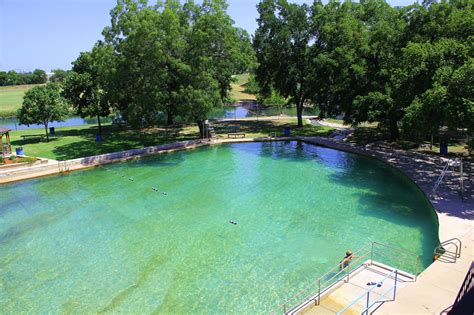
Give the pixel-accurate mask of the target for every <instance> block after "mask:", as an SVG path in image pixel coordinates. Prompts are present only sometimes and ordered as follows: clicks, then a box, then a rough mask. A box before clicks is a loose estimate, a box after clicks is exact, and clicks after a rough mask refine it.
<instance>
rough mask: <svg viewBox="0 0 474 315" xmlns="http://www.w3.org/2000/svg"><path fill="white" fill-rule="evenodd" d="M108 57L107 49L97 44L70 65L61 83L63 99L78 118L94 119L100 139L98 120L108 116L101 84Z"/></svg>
mask: <svg viewBox="0 0 474 315" xmlns="http://www.w3.org/2000/svg"><path fill="white" fill-rule="evenodd" d="M107 56H111V54H110V50H109V49H108V47H106V46H104V45H102V44H98V45H96V46H95V47H94V48H93V50H92V52H84V53H81V54H80V55H79V57H78V58H77V59H76V60H75V61H74V62H73V67H72V70H71V71H70V72H69V73H68V75H67V76H66V79H65V80H64V88H63V95H64V97H65V98H66V99H67V100H68V101H69V102H71V104H72V106H73V108H74V110H75V111H76V113H77V114H78V115H79V116H81V117H82V118H85V117H97V124H98V126H99V134H100V135H102V124H101V121H100V118H101V117H107V116H108V115H110V107H111V106H110V103H109V99H108V95H107V91H106V88H105V87H104V86H103V85H104V84H103V82H104V81H105V80H106V79H105V78H104V77H103V75H101V74H102V71H103V68H104V67H105V66H106V65H105V64H104V59H105V58H107Z"/></svg>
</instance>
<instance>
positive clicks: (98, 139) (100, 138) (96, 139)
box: [95, 133, 102, 142]
mask: <svg viewBox="0 0 474 315" xmlns="http://www.w3.org/2000/svg"><path fill="white" fill-rule="evenodd" d="M95 141H97V142H100V141H102V135H101V134H99V133H98V134H96V135H95Z"/></svg>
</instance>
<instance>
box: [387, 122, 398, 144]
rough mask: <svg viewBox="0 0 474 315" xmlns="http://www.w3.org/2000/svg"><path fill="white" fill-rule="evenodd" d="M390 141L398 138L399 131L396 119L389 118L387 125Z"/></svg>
mask: <svg viewBox="0 0 474 315" xmlns="http://www.w3.org/2000/svg"><path fill="white" fill-rule="evenodd" d="M389 131H390V141H395V140H398V138H399V137H400V132H399V130H398V124H397V121H396V120H391V121H390V125H389Z"/></svg>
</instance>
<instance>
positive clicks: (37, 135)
mask: <svg viewBox="0 0 474 315" xmlns="http://www.w3.org/2000/svg"><path fill="white" fill-rule="evenodd" d="M21 137H22V138H23V140H26V139H30V138H39V139H40V140H43V139H44V138H45V135H44V134H34V135H22V136H21Z"/></svg>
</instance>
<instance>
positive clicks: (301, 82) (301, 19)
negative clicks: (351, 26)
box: [253, 0, 313, 127]
mask: <svg viewBox="0 0 474 315" xmlns="http://www.w3.org/2000/svg"><path fill="white" fill-rule="evenodd" d="M257 9H258V12H259V14H260V16H259V18H258V19H257V22H258V29H257V30H256V32H255V37H254V42H253V45H254V48H255V51H256V55H257V61H258V67H257V70H256V78H257V81H258V83H259V85H260V86H261V93H262V95H263V96H264V97H267V96H270V95H271V91H272V89H275V90H276V91H277V92H278V93H279V94H281V95H282V96H283V97H285V98H290V101H291V102H292V103H294V104H295V105H296V110H297V117H298V126H299V127H302V126H303V106H304V104H305V102H306V101H307V100H309V97H310V91H311V89H312V88H311V87H310V84H311V83H310V76H309V75H310V74H311V71H310V69H309V66H310V54H309V52H310V47H309V46H310V43H311V41H312V39H313V36H312V34H311V32H310V27H309V19H308V16H309V13H310V10H309V7H308V6H307V5H306V4H302V5H298V4H293V3H288V2H287V1H286V0H263V1H261V2H260V3H259V4H258V6H257Z"/></svg>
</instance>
